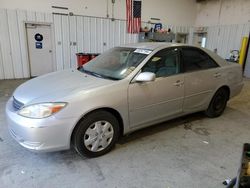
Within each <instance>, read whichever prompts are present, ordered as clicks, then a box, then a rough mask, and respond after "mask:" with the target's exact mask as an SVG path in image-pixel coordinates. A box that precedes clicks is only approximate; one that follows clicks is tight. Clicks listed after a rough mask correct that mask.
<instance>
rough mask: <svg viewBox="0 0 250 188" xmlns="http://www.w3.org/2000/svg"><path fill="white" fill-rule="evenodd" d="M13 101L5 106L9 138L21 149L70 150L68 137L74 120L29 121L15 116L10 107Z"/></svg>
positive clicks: (15, 113)
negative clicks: (20, 146) (21, 147)
mask: <svg viewBox="0 0 250 188" xmlns="http://www.w3.org/2000/svg"><path fill="white" fill-rule="evenodd" d="M12 102H13V99H12V98H11V99H9V101H8V102H7V105H6V118H7V123H8V128H9V132H10V134H11V136H12V137H13V138H14V139H15V140H16V141H17V142H18V143H19V144H20V145H22V146H23V147H25V148H27V149H29V150H32V151H37V152H39V151H44V152H47V151H58V150H65V149H69V148H70V137H71V133H72V130H73V128H74V125H75V123H76V119H74V118H70V119H58V118H56V117H55V116H50V117H48V118H44V119H30V118H25V117H22V116H20V115H18V114H17V112H16V111H15V110H14V108H13V106H12Z"/></svg>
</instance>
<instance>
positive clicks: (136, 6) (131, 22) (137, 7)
mask: <svg viewBox="0 0 250 188" xmlns="http://www.w3.org/2000/svg"><path fill="white" fill-rule="evenodd" d="M126 9H127V10H126V15H127V31H128V33H139V32H140V28H141V0H126Z"/></svg>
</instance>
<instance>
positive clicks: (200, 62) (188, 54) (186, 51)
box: [181, 48, 218, 72]
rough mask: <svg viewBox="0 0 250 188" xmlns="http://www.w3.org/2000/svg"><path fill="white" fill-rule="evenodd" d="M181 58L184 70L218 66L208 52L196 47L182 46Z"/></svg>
mask: <svg viewBox="0 0 250 188" xmlns="http://www.w3.org/2000/svg"><path fill="white" fill-rule="evenodd" d="M181 60H182V65H183V68H184V71H185V72H192V71H198V70H205V69H210V68H215V67H218V64H217V63H216V62H215V61H214V60H213V59H212V58H211V57H210V56H209V55H208V54H206V53H205V52H204V51H202V50H200V49H198V48H182V50H181Z"/></svg>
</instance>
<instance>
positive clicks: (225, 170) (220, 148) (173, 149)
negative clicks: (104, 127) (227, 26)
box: [0, 80, 250, 188]
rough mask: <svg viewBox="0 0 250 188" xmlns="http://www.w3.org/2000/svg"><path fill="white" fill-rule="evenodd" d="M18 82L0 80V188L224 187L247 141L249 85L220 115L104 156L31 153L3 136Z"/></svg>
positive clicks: (186, 121) (145, 136)
mask: <svg viewBox="0 0 250 188" xmlns="http://www.w3.org/2000/svg"><path fill="white" fill-rule="evenodd" d="M22 82H24V80H9V81H0V182H1V183H0V187H25V188H26V187H38V188H40V187H53V188H56V187H70V188H71V187H81V188H82V187H117V188H118V187H119V188H120V187H126V188H128V187H129V188H130V187H131V188H132V187H133V188H134V187H150V188H151V187H152V188H153V187H157V188H159V187H163V188H178V187H180V188H183V187H186V188H188V187H190V188H196V187H197V188H200V187H203V188H206V187H210V188H214V187H218V188H219V187H224V186H223V185H222V181H223V180H224V179H225V178H227V177H234V176H235V175H236V173H237V170H238V167H239V163H240V158H241V150H242V145H243V143H245V142H250V136H249V135H250V128H249V126H250V124H249V122H250V101H249V99H250V80H245V86H244V90H243V91H242V93H241V94H240V95H239V96H238V97H236V98H234V99H233V100H231V101H230V102H229V104H228V107H227V108H226V111H225V113H224V114H223V115H222V116H221V117H219V118H216V119H209V118H207V117H205V116H204V115H203V114H201V113H197V114H192V115H189V116H186V117H183V118H178V119H175V120H172V121H169V122H166V123H163V124H159V125H156V126H153V127H150V128H147V129H144V130H141V131H138V132H136V133H133V134H132V135H130V136H127V137H125V138H123V139H122V140H121V141H120V142H119V144H117V146H116V148H115V149H114V150H113V151H112V152H110V153H109V154H107V155H105V156H102V157H99V158H95V159H82V158H80V157H79V156H78V155H77V154H76V153H75V152H74V151H62V152H54V153H42V154H35V153H31V152H29V151H27V150H26V149H24V148H22V147H21V146H19V145H18V144H17V143H16V142H15V141H14V140H13V139H12V138H11V137H10V135H9V134H8V130H7V125H6V121H5V115H4V108H5V103H6V101H7V99H8V98H9V97H10V95H11V93H12V92H13V90H14V89H15V88H16V87H17V86H18V85H19V84H21V83H22Z"/></svg>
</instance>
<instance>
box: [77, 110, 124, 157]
mask: <svg viewBox="0 0 250 188" xmlns="http://www.w3.org/2000/svg"><path fill="white" fill-rule="evenodd" d="M118 136H119V123H118V121H117V119H116V118H115V117H114V116H113V115H112V114H111V113H109V112H106V111H96V112H93V113H91V114H89V115H87V116H86V117H85V118H83V119H82V120H81V122H80V123H79V124H78V126H77V127H76V129H75V130H74V133H73V136H72V144H73V146H74V148H75V150H76V151H77V152H78V153H79V154H80V155H81V156H85V157H98V156H101V155H104V154H106V153H108V152H109V151H110V150H111V149H112V148H113V147H114V146H115V143H116V141H117V140H118Z"/></svg>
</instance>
